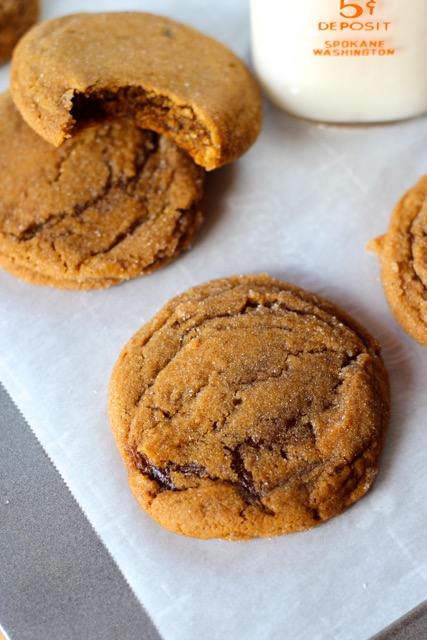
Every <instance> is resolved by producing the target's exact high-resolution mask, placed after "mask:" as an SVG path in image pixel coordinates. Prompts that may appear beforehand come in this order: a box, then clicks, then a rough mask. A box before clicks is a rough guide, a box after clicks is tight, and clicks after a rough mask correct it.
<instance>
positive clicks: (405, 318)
mask: <svg viewBox="0 0 427 640" xmlns="http://www.w3.org/2000/svg"><path fill="white" fill-rule="evenodd" d="M426 230H427V176H424V177H423V178H421V180H420V181H419V182H418V183H417V184H416V185H415V186H414V187H413V188H412V189H410V190H409V191H408V192H407V193H406V194H405V195H404V196H403V197H402V198H401V200H400V202H399V203H398V204H397V205H396V207H395V209H394V211H393V213H392V216H391V218H390V223H389V227H388V230H387V233H386V234H384V235H382V236H380V237H379V238H376V239H375V240H372V241H371V242H370V243H369V244H368V249H369V250H371V251H374V252H375V253H377V254H378V257H379V260H380V263H381V280H382V285H383V288H384V293H385V296H386V299H387V302H388V305H389V307H390V309H391V311H392V313H393V315H394V317H395V319H396V321H397V322H398V323H399V324H400V326H401V327H402V328H403V329H404V330H405V331H406V332H407V333H408V334H409V335H410V336H411V337H412V338H414V340H416V341H417V342H419V343H420V344H421V345H423V346H424V347H427V235H426Z"/></svg>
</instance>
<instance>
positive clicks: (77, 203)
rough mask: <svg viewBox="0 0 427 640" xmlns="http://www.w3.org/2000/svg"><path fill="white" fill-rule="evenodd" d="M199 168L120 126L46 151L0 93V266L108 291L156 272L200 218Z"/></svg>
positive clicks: (43, 280)
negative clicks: (135, 278) (113, 286)
mask: <svg viewBox="0 0 427 640" xmlns="http://www.w3.org/2000/svg"><path fill="white" fill-rule="evenodd" d="M203 179H204V170H203V169H202V168H201V167H198V166H197V165H196V164H194V162H193V161H192V160H191V158H190V157H189V156H188V155H187V154H186V152H185V151H183V150H182V149H180V148H179V147H177V146H176V145H175V144H174V143H173V142H172V141H171V140H169V139H168V138H166V137H165V136H159V135H158V134H156V133H153V132H150V131H145V130H143V129H139V128H137V127H134V126H133V125H130V124H127V123H124V122H123V123H114V124H101V125H95V126H93V127H90V128H87V129H85V130H84V131H82V132H81V133H80V134H79V135H76V136H74V137H73V138H72V139H71V140H68V141H67V142H65V143H64V144H63V145H62V146H61V147H60V148H56V147H54V146H52V145H50V144H49V143H47V142H46V141H45V140H43V139H42V138H41V137H40V136H38V135H37V134H36V133H34V131H33V130H32V129H30V128H29V127H28V125H27V124H26V123H25V122H24V121H23V120H22V118H21V116H20V114H19V112H18V111H17V109H16V108H15V106H14V104H13V102H12V100H11V97H10V95H9V94H8V93H5V94H2V95H1V96H0V185H1V189H0V265H1V266H2V267H4V268H5V269H7V270H9V271H10V272H11V273H13V274H14V275H16V276H18V277H20V278H23V279H25V280H28V281H29V282H32V283H35V284H43V285H51V286H55V287H60V288H65V289H93V288H100V287H110V286H112V285H115V284H118V283H120V282H122V281H124V280H128V279H129V278H134V277H136V276H139V275H143V274H146V273H149V272H151V271H153V270H154V269H158V268H159V267H161V266H163V265H164V264H166V263H168V262H170V261H171V260H173V259H174V258H176V257H177V255H178V254H179V253H180V252H181V251H182V250H183V249H184V248H186V247H188V246H189V244H190V243H191V241H192V239H193V237H194V235H195V233H196V231H197V229H198V228H199V226H200V224H201V222H202V212H201V206H202V205H201V200H202V194H203Z"/></svg>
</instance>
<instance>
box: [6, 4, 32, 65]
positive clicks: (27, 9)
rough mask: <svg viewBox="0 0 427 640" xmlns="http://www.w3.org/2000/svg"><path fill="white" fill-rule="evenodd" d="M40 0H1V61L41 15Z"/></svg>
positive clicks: (7, 56) (8, 55)
mask: <svg viewBox="0 0 427 640" xmlns="http://www.w3.org/2000/svg"><path fill="white" fill-rule="evenodd" d="M39 11H40V7H39V0H0V63H2V62H5V61H6V60H8V59H9V57H10V55H11V53H12V51H13V47H14V46H15V44H16V43H17V42H18V40H19V38H20V37H21V36H22V35H23V34H24V33H25V32H26V31H27V30H28V29H29V28H30V27H31V26H32V25H33V24H34V23H35V21H36V20H37V18H38V16H39Z"/></svg>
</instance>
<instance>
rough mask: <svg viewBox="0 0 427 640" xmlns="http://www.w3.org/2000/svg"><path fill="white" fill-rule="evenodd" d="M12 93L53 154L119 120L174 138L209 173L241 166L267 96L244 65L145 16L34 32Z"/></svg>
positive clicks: (196, 36) (215, 45)
mask: <svg viewBox="0 0 427 640" xmlns="http://www.w3.org/2000/svg"><path fill="white" fill-rule="evenodd" d="M11 91H12V95H13V98H14V100H15V102H16V104H17V106H18V108H19V110H20V111H21V113H22V115H23V117H24V119H25V120H26V121H27V122H28V124H29V125H30V126H31V127H33V129H34V130H35V131H37V132H38V133H39V134H40V135H42V136H43V137H44V138H45V139H46V140H48V141H49V142H51V143H53V144H55V145H60V144H61V143H62V142H63V140H64V139H65V138H68V137H69V136H70V135H72V134H73V133H74V130H75V128H76V127H78V126H80V127H81V126H83V125H86V124H87V123H91V122H93V121H101V120H105V119H108V118H111V117H113V118H117V117H120V118H125V119H128V120H131V121H134V122H135V123H136V124H137V125H138V126H141V127H143V128H146V129H150V130H153V131H156V132H158V133H161V134H165V135H168V136H169V137H170V138H171V139H172V140H174V141H175V142H176V143H177V144H178V145H179V146H181V147H182V148H183V149H185V150H186V151H187V152H188V153H189V154H190V155H191V156H192V157H193V159H194V160H195V162H197V163H198V164H200V165H202V166H203V167H205V168H206V169H214V168H216V167H219V166H221V165H223V164H226V163H228V162H231V161H232V160H235V159H236V158H237V157H239V156H240V155H241V154H242V153H244V152H245V151H246V150H247V149H248V148H249V147H250V146H251V145H252V143H253V142H254V140H255V138H256V137H257V135H258V132H259V130H260V126H261V96H260V92H259V89H258V86H257V83H256V82H255V80H254V78H253V77H252V75H251V73H250V72H249V70H248V69H247V67H246V66H245V64H244V63H243V62H242V61H241V60H240V59H239V58H238V57H236V56H235V55H234V54H233V53H232V52H231V51H230V50H229V49H228V48H227V47H225V46H224V45H222V44H220V43H219V42H217V41H216V40H213V39H212V38H210V37H208V36H206V35H203V34H202V33H200V32H198V31H196V30H194V29H192V28H190V27H188V26H186V25H183V24H181V23H178V22H175V21H174V20H171V19H169V18H164V17H160V16H155V15H151V14H147V13H140V12H125V13H121V12H117V13H98V14H90V13H87V14H77V15H68V16H63V17H60V18H56V19H54V20H50V21H48V22H45V23H42V24H40V25H37V26H36V27H34V28H33V29H32V30H31V31H30V32H29V33H27V34H26V36H25V38H24V39H23V40H21V42H20V43H19V46H18V47H17V48H16V50H15V52H14V56H13V61H12V72H11Z"/></svg>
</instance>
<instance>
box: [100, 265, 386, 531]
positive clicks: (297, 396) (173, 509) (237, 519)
mask: <svg viewBox="0 0 427 640" xmlns="http://www.w3.org/2000/svg"><path fill="white" fill-rule="evenodd" d="M230 285H231V286H230ZM191 292H193V296H192V295H191ZM205 294H206V295H205ZM284 297H286V298H288V300H287V304H285V303H284V300H283V298H284ZM280 300H281V304H278V302H279V301H280ZM314 300H316V301H317V302H316V304H314ZM295 309H296V310H297V312H296V313H295ZM388 393H389V392H388V381H387V375H386V372H385V369H384V365H383V363H382V360H381V358H380V356H379V347H378V345H377V344H376V342H375V341H374V339H373V338H372V337H371V336H369V334H368V333H367V332H366V330H364V329H363V328H362V327H360V325H358V324H357V323H356V322H355V321H353V320H352V319H351V318H349V316H347V315H346V314H345V313H344V312H341V311H340V310H339V309H338V308H336V307H333V306H332V305H331V304H330V303H327V302H326V301H323V300H321V299H319V298H314V297H313V296H312V295H311V294H308V293H307V294H306V292H304V291H302V290H300V289H297V288H293V287H292V286H288V285H286V283H279V282H278V281H275V280H273V279H271V278H269V277H268V276H253V277H252V278H251V277H249V276H248V277H246V278H245V277H241V278H237V277H236V278H234V279H233V278H231V279H225V280H223V281H214V282H213V283H207V284H206V285H200V287H196V288H195V289H193V290H190V293H188V294H187V293H185V294H183V295H182V296H178V297H177V298H176V299H175V300H173V301H171V302H170V303H168V305H166V307H165V308H164V309H163V310H162V311H161V312H159V314H158V316H157V317H155V318H154V319H153V320H152V321H151V323H148V325H147V326H146V327H144V328H142V329H141V331H140V332H139V333H137V334H136V336H135V337H134V338H133V339H132V340H131V341H130V343H129V345H128V346H127V347H126V348H125V349H124V351H123V354H122V357H121V359H120V360H119V362H118V364H117V365H116V368H115V372H114V373H113V377H112V382H111V387H110V414H111V417H112V426H113V432H115V435H116V438H117V442H118V444H119V447H120V449H121V451H122V453H123V455H124V458H125V460H127V464H128V469H129V473H130V483H131V487H132V489H133V491H134V493H135V495H136V497H137V498H138V500H139V501H140V503H141V504H142V506H143V507H144V508H145V509H147V511H148V512H149V513H150V515H152V516H153V517H154V518H155V519H157V520H158V521H159V522H160V523H161V524H163V525H164V526H167V527H168V528H173V527H172V525H171V523H170V520H171V519H172V520H173V519H174V518H176V519H177V520H179V523H180V524H179V526H178V525H177V527H176V530H177V531H178V532H180V533H185V531H186V533H185V535H196V536H197V537H230V538H245V537H251V536H255V535H277V534H278V533H286V532H290V531H296V530H301V529H304V528H308V527H310V526H314V525H315V524H318V523H320V522H321V521H324V520H326V519H328V518H329V517H332V515H336V514H337V513H339V512H341V511H342V510H344V509H345V508H347V506H349V505H350V504H351V503H352V502H354V501H355V500H356V499H358V498H359V497H361V495H363V493H365V492H366V490H367V489H368V487H369V486H370V484H371V482H372V481H373V478H374V476H375V473H376V469H377V466H378V462H379V456H380V452H381V449H382V445H383V442H384V436H385V431H386V427H387V424H388V416H389V408H388V402H389V400H388ZM124 416H125V418H124ZM129 451H133V452H137V455H138V456H142V457H143V459H144V460H146V461H147V462H148V464H149V465H151V466H150V469H151V471H150V472H148V471H147V469H148V467H144V468H143V467H142V466H141V464H139V465H135V453H133V454H132V455H130V454H129ZM360 461H363V463H362V462H360ZM154 468H155V469H157V470H161V474H162V475H163V477H164V475H165V470H168V472H167V473H170V475H169V476H168V478H169V479H170V480H171V481H172V482H173V486H169V487H167V486H165V485H162V490H161V491H160V490H159V487H160V486H161V483H160V484H159V483H158V482H157V480H156V477H155V474H153V469H154ZM192 468H194V469H196V470H198V471H197V472H195V473H194V474H192V475H191V481H190V478H189V474H188V472H187V470H188V469H192ZM200 470H203V472H201V471H200ZM367 478H369V481H367ZM174 496H175V497H174ZM202 504H203V507H202V506H201V505H202ZM178 505H179V506H178ZM197 505H198V506H197ZM185 509H187V513H192V514H193V516H194V518H190V521H189V522H187V524H186V525H184V524H183V521H182V517H183V516H182V513H183V512H184V511H185ZM177 511H179V513H180V514H181V515H179V514H178V515H177ZM201 512H203V514H204V515H203V517H202V515H201ZM219 512H221V513H222V516H221V517H222V524H221V523H220V522H219V516H218V513H219ZM168 514H169V515H168ZM197 514H198V515H197ZM232 514H234V515H232ZM199 516H200V518H201V521H202V522H203V524H202V525H200V529H199V530H197V524H196V521H197V517H199ZM217 516H218V517H217ZM209 518H213V523H211V524H209ZM186 527H187V528H186ZM173 530H174V529H173Z"/></svg>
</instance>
